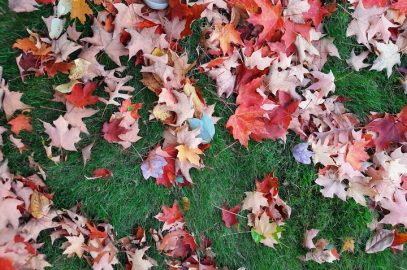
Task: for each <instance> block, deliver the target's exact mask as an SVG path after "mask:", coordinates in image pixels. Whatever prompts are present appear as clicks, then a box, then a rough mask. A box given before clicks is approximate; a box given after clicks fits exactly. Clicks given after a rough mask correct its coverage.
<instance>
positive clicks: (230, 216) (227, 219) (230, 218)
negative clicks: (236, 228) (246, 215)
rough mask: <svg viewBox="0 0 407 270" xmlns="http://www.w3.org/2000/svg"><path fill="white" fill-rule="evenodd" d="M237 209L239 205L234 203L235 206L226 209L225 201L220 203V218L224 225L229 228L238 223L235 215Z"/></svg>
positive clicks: (238, 209)
mask: <svg viewBox="0 0 407 270" xmlns="http://www.w3.org/2000/svg"><path fill="white" fill-rule="evenodd" d="M239 211H240V205H236V206H235V207H233V208H230V209H228V205H227V204H226V203H223V204H222V220H223V222H224V223H225V225H226V227H228V228H230V227H232V226H233V225H235V224H238V223H239V221H238V220H237V216H236V214H237V213H238V212H239Z"/></svg>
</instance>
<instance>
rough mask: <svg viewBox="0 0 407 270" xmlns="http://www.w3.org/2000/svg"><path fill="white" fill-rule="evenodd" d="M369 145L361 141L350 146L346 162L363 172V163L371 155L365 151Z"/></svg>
mask: <svg viewBox="0 0 407 270" xmlns="http://www.w3.org/2000/svg"><path fill="white" fill-rule="evenodd" d="M368 144H369V141H365V140H360V141H355V142H354V143H353V144H350V145H349V147H348V153H347V154H346V158H345V160H346V162H348V163H349V164H350V165H352V167H353V168H354V169H355V170H361V169H362V162H365V161H366V160H368V159H369V155H368V154H367V153H366V151H365V148H366V146H367V145H368Z"/></svg>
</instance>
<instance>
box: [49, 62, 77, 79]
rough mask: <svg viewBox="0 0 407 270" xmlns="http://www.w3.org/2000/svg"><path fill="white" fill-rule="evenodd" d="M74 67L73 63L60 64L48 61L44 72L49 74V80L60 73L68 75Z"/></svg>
mask: <svg viewBox="0 0 407 270" xmlns="http://www.w3.org/2000/svg"><path fill="white" fill-rule="evenodd" d="M72 66H73V64H72V62H71V63H66V62H59V63H55V60H52V61H48V62H46V63H45V64H44V70H45V72H46V73H47V75H48V77H49V78H52V77H54V76H55V75H56V74H57V73H58V72H61V73H64V74H68V73H69V70H70V69H71V67H72Z"/></svg>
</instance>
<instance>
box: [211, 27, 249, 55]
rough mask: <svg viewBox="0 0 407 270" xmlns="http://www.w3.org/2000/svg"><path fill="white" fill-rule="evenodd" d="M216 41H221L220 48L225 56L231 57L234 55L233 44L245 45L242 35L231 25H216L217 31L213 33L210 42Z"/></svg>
mask: <svg viewBox="0 0 407 270" xmlns="http://www.w3.org/2000/svg"><path fill="white" fill-rule="evenodd" d="M215 40H219V43H220V48H221V50H222V52H223V54H224V55H231V54H232V53H233V47H232V43H233V44H236V45H242V44H243V42H242V39H241V38H240V33H239V32H238V31H237V30H236V29H235V26H234V25H233V24H231V23H228V24H225V25H222V24H215V30H214V31H213V32H212V35H211V37H210V38H209V41H210V42H213V41H215Z"/></svg>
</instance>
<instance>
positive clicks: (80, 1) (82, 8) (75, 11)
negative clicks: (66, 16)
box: [71, 0, 93, 24]
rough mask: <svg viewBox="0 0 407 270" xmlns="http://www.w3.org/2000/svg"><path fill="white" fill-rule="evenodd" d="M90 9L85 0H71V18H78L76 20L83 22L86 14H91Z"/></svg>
mask: <svg viewBox="0 0 407 270" xmlns="http://www.w3.org/2000/svg"><path fill="white" fill-rule="evenodd" d="M92 14H93V12H92V9H90V7H89V5H88V4H87V3H86V1H85V0H73V1H72V9H71V19H75V18H78V20H79V21H80V22H81V23H82V24H84V23H85V21H86V15H92Z"/></svg>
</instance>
